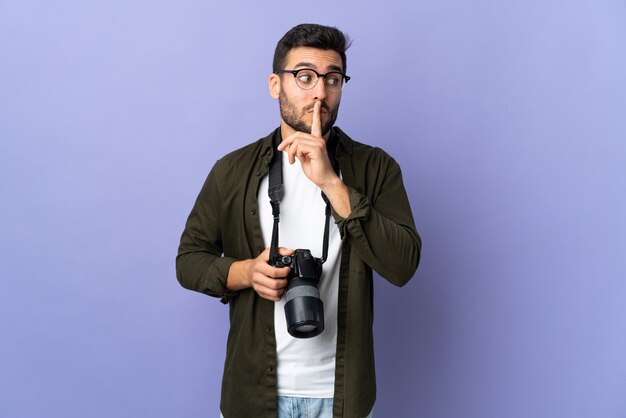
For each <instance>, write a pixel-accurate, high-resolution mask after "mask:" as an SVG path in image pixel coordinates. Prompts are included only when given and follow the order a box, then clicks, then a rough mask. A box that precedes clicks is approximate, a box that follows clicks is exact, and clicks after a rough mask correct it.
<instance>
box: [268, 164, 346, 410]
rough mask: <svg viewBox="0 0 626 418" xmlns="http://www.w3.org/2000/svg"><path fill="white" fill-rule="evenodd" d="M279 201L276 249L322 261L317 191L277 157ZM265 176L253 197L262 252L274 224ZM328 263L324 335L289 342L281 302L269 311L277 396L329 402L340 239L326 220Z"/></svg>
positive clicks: (322, 207) (322, 289)
mask: <svg viewBox="0 0 626 418" xmlns="http://www.w3.org/2000/svg"><path fill="white" fill-rule="evenodd" d="M282 154H283V155H282V168H283V184H284V195H283V198H282V200H281V202H280V223H279V224H278V225H279V240H278V245H279V246H280V247H285V248H290V249H293V250H295V249H298V248H301V249H308V250H310V251H311V253H312V254H313V256H314V257H318V258H319V257H321V256H322V244H323V241H324V240H323V238H324V225H325V221H326V216H325V210H326V203H325V202H324V200H323V199H322V196H321V190H320V188H319V187H317V186H316V185H315V184H314V183H313V182H312V181H311V180H309V179H308V178H307V177H306V175H305V174H304V172H303V171H302V168H301V166H300V161H299V160H298V159H296V162H295V164H293V165H291V164H289V160H288V158H287V153H285V152H283V153H282ZM268 183H269V176H265V178H264V179H263V180H262V181H261V184H260V186H259V191H258V196H257V198H258V201H259V217H260V220H261V229H262V231H263V239H264V241H265V246H266V247H269V246H270V243H271V239H272V226H273V221H274V218H273V216H272V207H271V205H270V200H269V197H268V194H267V187H268ZM329 232H330V233H329V243H328V259H327V260H326V262H325V263H324V265H323V271H322V278H321V280H320V285H319V291H320V298H321V299H322V302H323V304H324V331H323V332H322V333H321V334H320V335H318V336H316V337H313V338H306V339H300V338H294V337H292V336H291V335H289V333H288V332H287V324H286V321H285V310H284V306H285V298H284V296H283V298H282V299H281V300H280V301H279V302H276V304H275V307H274V327H275V330H276V351H277V356H278V368H277V371H276V372H277V377H278V395H279V396H297V397H305V398H332V397H333V396H334V392H335V353H336V349H337V303H338V294H339V265H340V258H341V237H340V235H339V230H338V228H337V226H336V225H335V222H334V219H333V217H332V216H331V217H330V230H329Z"/></svg>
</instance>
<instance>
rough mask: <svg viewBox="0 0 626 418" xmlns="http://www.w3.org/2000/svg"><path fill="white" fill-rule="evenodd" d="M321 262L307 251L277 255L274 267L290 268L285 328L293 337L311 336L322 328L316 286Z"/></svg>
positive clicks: (321, 308) (320, 273) (322, 321)
mask: <svg viewBox="0 0 626 418" xmlns="http://www.w3.org/2000/svg"><path fill="white" fill-rule="evenodd" d="M322 263H323V261H322V260H321V259H320V258H315V257H313V255H312V254H311V251H309V250H302V249H298V250H296V251H295V253H294V254H293V255H283V256H281V255H279V256H278V257H277V259H276V260H274V262H273V265H274V267H290V268H291V270H290V271H289V275H288V276H287V290H286V292H285V301H286V303H285V318H286V320H287V331H288V332H289V334H290V335H291V336H293V337H295V338H311V337H315V336H317V335H319V334H321V333H322V331H324V304H323V303H322V300H321V299H320V292H319V290H318V288H317V287H318V285H319V282H320V278H321V276H322Z"/></svg>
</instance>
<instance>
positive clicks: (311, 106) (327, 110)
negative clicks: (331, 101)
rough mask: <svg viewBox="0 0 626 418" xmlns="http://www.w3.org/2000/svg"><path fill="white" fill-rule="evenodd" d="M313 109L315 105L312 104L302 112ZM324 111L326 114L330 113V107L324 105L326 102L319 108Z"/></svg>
mask: <svg viewBox="0 0 626 418" xmlns="http://www.w3.org/2000/svg"><path fill="white" fill-rule="evenodd" d="M314 107H315V103H312V104H310V105H308V106H305V107H304V111H305V112H308V111H309V110H311V111H313V108H314ZM322 109H324V110H325V111H326V112H327V113H330V106H328V105H327V104H326V102H322V105H321V106H320V110H322Z"/></svg>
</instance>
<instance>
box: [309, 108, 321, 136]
mask: <svg viewBox="0 0 626 418" xmlns="http://www.w3.org/2000/svg"><path fill="white" fill-rule="evenodd" d="M321 107H322V102H320V101H317V102H315V104H314V105H313V120H311V135H313V136H316V137H321V136H322V119H321V116H320V108H321Z"/></svg>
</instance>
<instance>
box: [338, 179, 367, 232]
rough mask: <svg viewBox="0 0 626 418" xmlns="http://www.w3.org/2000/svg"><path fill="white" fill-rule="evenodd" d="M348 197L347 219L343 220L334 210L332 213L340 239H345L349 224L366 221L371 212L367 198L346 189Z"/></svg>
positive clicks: (351, 189)
mask: <svg viewBox="0 0 626 418" xmlns="http://www.w3.org/2000/svg"><path fill="white" fill-rule="evenodd" d="M348 195H349V198H350V211H351V212H350V215H348V217H347V218H344V217H342V216H340V215H339V214H337V212H335V211H334V210H333V211H332V214H333V218H334V219H335V224H337V228H339V234H340V235H341V239H343V238H344V237H345V235H346V233H347V232H348V227H349V225H350V224H351V223H354V222H355V221H366V220H367V219H369V216H370V210H371V205H370V201H369V199H368V198H367V196H364V195H362V194H361V193H359V192H358V191H356V190H355V189H353V188H351V187H348Z"/></svg>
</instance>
